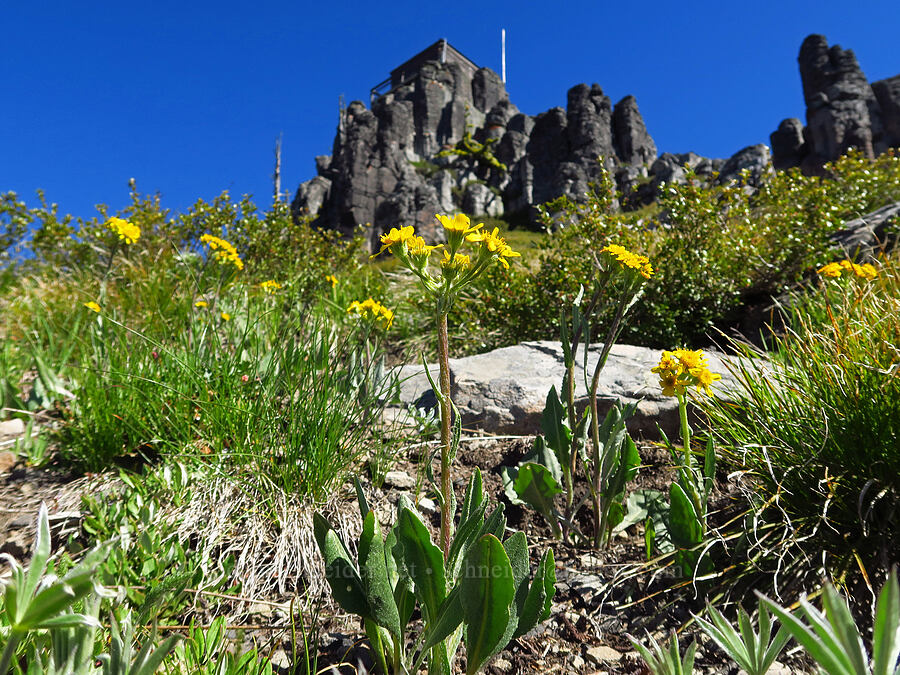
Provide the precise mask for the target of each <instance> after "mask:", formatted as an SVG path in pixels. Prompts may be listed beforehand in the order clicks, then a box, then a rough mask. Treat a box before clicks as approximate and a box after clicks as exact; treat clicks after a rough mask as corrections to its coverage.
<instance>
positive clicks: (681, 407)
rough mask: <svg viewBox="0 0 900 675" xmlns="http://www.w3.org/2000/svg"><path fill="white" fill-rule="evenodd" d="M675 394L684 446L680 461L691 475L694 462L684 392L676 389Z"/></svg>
mask: <svg viewBox="0 0 900 675" xmlns="http://www.w3.org/2000/svg"><path fill="white" fill-rule="evenodd" d="M675 396H676V397H677V398H678V418H679V420H680V421H681V443H682V447H683V448H684V459H683V462H682V463H683V464H684V468H685V469H686V470H687V472H688V474H689V475H691V476H693V472H694V462H693V457H692V456H691V426H690V425H689V424H688V417H687V398H686V397H685V394H684V392H678V391H676V392H675Z"/></svg>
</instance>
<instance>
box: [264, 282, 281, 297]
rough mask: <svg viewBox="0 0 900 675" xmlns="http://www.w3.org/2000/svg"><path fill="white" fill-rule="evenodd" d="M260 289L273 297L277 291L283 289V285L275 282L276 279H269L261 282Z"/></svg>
mask: <svg viewBox="0 0 900 675" xmlns="http://www.w3.org/2000/svg"><path fill="white" fill-rule="evenodd" d="M259 287H260V288H261V289H263V290H264V291H265V292H266V293H268V294H269V295H271V294H272V293H274V292H275V291H277V290H278V289H279V288H281V284H279V283H278V282H277V281H275V280H274V279H269V280H268V281H263V282H261V283H260V284H259Z"/></svg>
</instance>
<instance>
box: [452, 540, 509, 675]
mask: <svg viewBox="0 0 900 675" xmlns="http://www.w3.org/2000/svg"><path fill="white" fill-rule="evenodd" d="M459 585H460V603H461V604H462V609H463V616H464V617H465V622H466V654H467V656H468V662H467V666H466V673H467V674H468V675H472V674H473V673H476V672H477V671H478V669H479V668H481V666H482V664H483V663H484V662H485V661H486V660H487V659H488V657H490V656H491V654H493V653H494V651H495V650H496V649H497V647H498V645H499V643H500V641H501V639H502V638H503V636H504V634H505V633H506V628H507V625H508V623H509V616H510V615H509V608H510V605H511V604H512V602H513V597H514V595H515V582H514V578H513V570H512V567H511V565H510V562H509V557H508V556H507V555H506V551H505V550H504V548H503V544H501V543H500V540H499V539H497V538H496V537H495V536H493V535H490V534H486V535H485V536H483V537H482V538H481V539H479V540H478V541H477V542H476V543H475V544H473V546H472V548H471V549H469V553H468V555H467V556H466V559H465V561H464V563H463V571H462V577H461V579H460V582H459ZM502 646H505V645H501V648H502Z"/></svg>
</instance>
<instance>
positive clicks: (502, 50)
mask: <svg viewBox="0 0 900 675" xmlns="http://www.w3.org/2000/svg"><path fill="white" fill-rule="evenodd" d="M500 77H501V79H502V80H503V84H506V29H505V28H501V29H500Z"/></svg>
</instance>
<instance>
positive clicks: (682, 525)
mask: <svg viewBox="0 0 900 675" xmlns="http://www.w3.org/2000/svg"><path fill="white" fill-rule="evenodd" d="M669 535H670V536H671V537H672V543H673V544H675V546H676V547H677V548H693V547H694V546H697V545H698V544H700V543H701V542H702V541H703V526H702V524H701V523H700V519H699V518H698V517H697V514H696V512H695V511H694V505H693V504H692V503H691V500H690V499H688V496H687V495H686V494H685V493H684V489H682V487H681V486H680V485H679V484H678V483H672V484H671V485H670V486H669Z"/></svg>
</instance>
